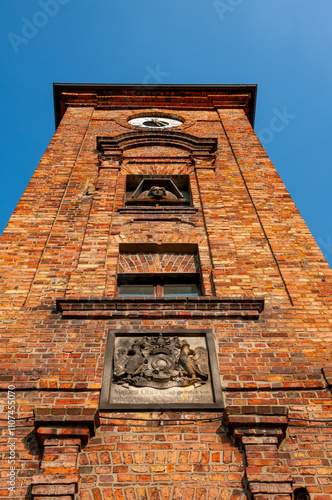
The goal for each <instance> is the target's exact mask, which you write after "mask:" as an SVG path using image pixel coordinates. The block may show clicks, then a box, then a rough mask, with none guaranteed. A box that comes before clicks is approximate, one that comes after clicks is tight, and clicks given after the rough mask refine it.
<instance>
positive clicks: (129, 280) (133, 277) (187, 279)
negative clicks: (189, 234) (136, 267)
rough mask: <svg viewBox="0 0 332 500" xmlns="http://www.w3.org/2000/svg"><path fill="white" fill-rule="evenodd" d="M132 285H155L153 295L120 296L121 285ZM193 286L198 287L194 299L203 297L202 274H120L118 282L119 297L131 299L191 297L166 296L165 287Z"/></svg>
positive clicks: (117, 293)
mask: <svg viewBox="0 0 332 500" xmlns="http://www.w3.org/2000/svg"><path fill="white" fill-rule="evenodd" d="M131 284H133V285H134V284H141V285H153V295H122V294H121V295H120V287H121V285H131ZM172 284H174V285H177V284H179V285H182V284H184V285H187V284H188V285H193V284H195V285H196V287H197V295H195V296H194V297H200V296H202V295H203V293H202V291H203V287H202V281H201V274H200V273H162V274H159V273H158V274H156V273H146V274H141V273H132V274H125V273H121V274H118V280H117V292H116V295H117V297H120V298H122V297H131V298H135V297H138V298H158V299H167V298H170V299H172V298H175V297H190V296H189V295H172V296H164V285H172Z"/></svg>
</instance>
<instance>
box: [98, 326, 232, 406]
mask: <svg viewBox="0 0 332 500" xmlns="http://www.w3.org/2000/svg"><path fill="white" fill-rule="evenodd" d="M221 408H222V398H221V386H220V377H219V370H218V365H217V358H216V353H215V347H214V340H213V334H212V332H211V331H208V330H203V331H201V330H185V331H183V330H181V331H166V332H164V331H161V330H146V331H144V330H141V331H140V332H138V333H135V334H134V333H132V332H128V331H116V332H110V333H109V335H108V338H107V346H106V355H105V364H104V372H103V381H102V391H101V397H100V409H116V410H124V411H130V410H148V409H151V410H155V409H160V410H161V409H179V410H180V409H208V410H213V409H216V410H220V409H221Z"/></svg>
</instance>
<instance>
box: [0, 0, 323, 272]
mask: <svg viewBox="0 0 332 500" xmlns="http://www.w3.org/2000/svg"><path fill="white" fill-rule="evenodd" d="M331 19H332V2H331V0H315V1H313V0H287V1H286V0H283V1H281V0H167V1H161V0H159V1H158V0H113V1H112V0H29V1H27V0H2V14H1V20H0V26H1V62H2V78H1V114H0V120H1V125H2V127H1V140H2V147H1V152H2V155H1V156H2V170H1V183H0V189H1V197H0V202H1V213H0V231H2V230H3V228H4V227H5V225H6V223H7V221H8V219H9V217H10V215H11V213H12V212H13V210H14V208H15V206H16V204H17V202H18V200H19V198H20V196H21V195H22V193H23V191H24V189H25V186H26V185H27V183H28V181H29V179H30V177H31V175H32V174H33V172H34V169H35V168H36V166H37V164H38V162H39V160H40V158H41V156H42V155H43V152H44V151H45V149H46V147H47V145H48V143H49V141H50V139H51V137H52V135H53V133H54V113H53V94H52V83H53V82H71V83H73V82H74V83H78V82H81V83H137V84H139V83H152V84H158V83H163V84H172V83H201V84H205V83H216V84H225V83H229V84H240V83H241V84H251V83H257V84H258V99H257V111H256V124H255V130H256V133H257V134H258V136H259V137H260V139H261V140H262V143H263V145H264V146H265V148H266V150H267V152H268V154H269V156H270V158H271V159H272V161H273V163H274V165H275V167H276V168H277V170H278V172H279V174H280V176H281V177H282V179H283V181H284V183H285V185H286V187H287V188H288V190H289V192H290V194H291V196H292V197H293V199H294V201H295V203H296V205H297V207H298V208H299V210H300V212H301V214H302V216H303V217H304V219H305V221H306V223H307V224H308V226H309V229H310V230H311V232H312V233H313V235H314V237H315V238H316V241H317V242H318V244H319V245H320V247H321V249H322V251H323V253H324V254H325V257H326V258H327V259H328V261H329V263H330V265H331V264H332V220H331V213H332V197H331V184H332V183H331V181H332V172H331V146H330V143H331V132H332V130H331V129H332V125H331V106H332V105H331V88H332V63H331V49H332V29H331ZM280 115H281V116H282V120H280ZM278 116H279V120H278V119H277V118H276V117H278ZM282 121H283V122H284V123H282Z"/></svg>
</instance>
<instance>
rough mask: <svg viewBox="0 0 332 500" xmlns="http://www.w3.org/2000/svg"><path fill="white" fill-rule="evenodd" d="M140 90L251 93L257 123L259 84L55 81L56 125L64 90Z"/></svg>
mask: <svg viewBox="0 0 332 500" xmlns="http://www.w3.org/2000/svg"><path fill="white" fill-rule="evenodd" d="M115 89H122V90H135V91H137V90H139V89H144V90H145V91H149V90H151V91H152V90H156V89H158V90H172V91H174V92H176V91H177V90H178V91H185V90H187V91H190V90H193V91H202V92H204V91H212V90H214V91H216V92H232V93H234V94H236V93H241V94H244V93H250V94H251V103H250V112H249V121H250V123H251V125H252V127H254V123H255V113H256V99H257V84H238V85H234V84H224V85H220V84H161V85H154V84H142V83H140V84H134V83H123V84H120V83H53V98H54V117H55V127H56V128H57V127H58V125H59V123H60V121H61V118H62V114H61V107H60V104H61V93H62V92H64V91H67V92H68V91H79V92H82V91H84V92H87V91H95V92H96V91H98V90H99V91H105V90H115Z"/></svg>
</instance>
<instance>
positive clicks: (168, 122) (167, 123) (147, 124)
mask: <svg viewBox="0 0 332 500" xmlns="http://www.w3.org/2000/svg"><path fill="white" fill-rule="evenodd" d="M129 123H130V125H134V126H135V127H141V128H148V129H153V130H161V129H163V128H171V127H178V126H179V125H182V122H181V121H180V120H174V119H173V118H164V117H163V116H160V117H159V116H141V117H140V118H133V119H132V120H129Z"/></svg>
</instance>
